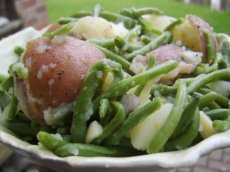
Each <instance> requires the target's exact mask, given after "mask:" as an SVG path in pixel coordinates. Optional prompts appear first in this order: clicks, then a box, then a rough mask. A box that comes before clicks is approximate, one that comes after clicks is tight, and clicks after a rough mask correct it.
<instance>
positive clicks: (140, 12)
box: [134, 7, 164, 16]
mask: <svg viewBox="0 0 230 172" xmlns="http://www.w3.org/2000/svg"><path fill="white" fill-rule="evenodd" d="M134 12H135V14H136V15H138V16H142V15H145V14H154V15H163V14H164V12H163V11H161V10H159V9H157V8H153V7H145V8H138V9H135V10H134Z"/></svg>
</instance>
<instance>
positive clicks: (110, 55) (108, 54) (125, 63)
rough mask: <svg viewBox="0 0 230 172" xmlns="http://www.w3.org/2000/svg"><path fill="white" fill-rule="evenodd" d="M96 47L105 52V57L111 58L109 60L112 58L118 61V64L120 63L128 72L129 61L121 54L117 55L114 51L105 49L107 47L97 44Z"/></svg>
mask: <svg viewBox="0 0 230 172" xmlns="http://www.w3.org/2000/svg"><path fill="white" fill-rule="evenodd" d="M97 47H98V48H99V49H100V50H101V51H102V52H103V53H105V55H106V57H107V58H108V59H111V60H114V61H116V62H118V63H120V64H121V65H122V67H123V68H124V69H125V70H126V71H127V72H129V66H130V63H129V62H128V61H127V60H125V59H124V58H123V57H121V56H119V55H117V54H115V53H113V52H111V51H109V50H107V49H105V48H103V47H101V46H98V45H97Z"/></svg>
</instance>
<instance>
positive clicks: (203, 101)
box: [0, 5, 230, 171]
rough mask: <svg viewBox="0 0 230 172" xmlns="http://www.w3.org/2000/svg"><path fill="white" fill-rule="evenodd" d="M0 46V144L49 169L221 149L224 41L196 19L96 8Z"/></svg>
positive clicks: (229, 58) (227, 90)
mask: <svg viewBox="0 0 230 172" xmlns="http://www.w3.org/2000/svg"><path fill="white" fill-rule="evenodd" d="M1 43H2V44H1ZM1 43H0V48H1V49H2V50H4V51H3V52H2V57H1V59H2V61H1V63H0V67H1V71H0V74H1V75H0V76H1V77H0V112H1V120H0V124H1V129H0V141H1V142H2V143H4V144H6V145H8V146H10V147H11V148H13V149H15V150H17V151H19V152H21V153H23V154H24V155H28V156H30V157H33V158H34V159H35V160H38V161H40V162H42V163H45V164H46V165H48V166H51V168H54V166H58V167H57V169H59V170H60V169H62V168H63V169H64V168H65V169H68V170H70V171H71V170H72V169H74V168H77V167H81V168H82V167H99V168H105V167H126V168H128V167H151V166H161V167H178V166H187V165H192V164H194V163H195V162H196V161H197V160H198V158H199V157H200V156H202V155H204V154H207V153H209V152H210V151H212V150H214V149H217V148H220V147H225V146H229V145H230V137H229V136H230V135H229V134H230V133H229V131H227V130H228V129H230V118H229V115H230V110H229V105H230V104H229V96H230V68H229V65H230V38H229V36H228V35H226V34H221V33H216V32H215V31H214V29H213V28H212V27H211V26H210V25H209V24H208V23H207V22H205V21H204V20H203V19H201V18H200V17H198V16H195V15H187V16H185V17H184V18H179V19H177V18H173V17H170V16H167V15H166V14H165V13H164V12H163V11H161V10H159V9H156V8H151V7H146V8H134V7H132V8H124V9H121V10H120V11H119V12H118V13H113V12H109V11H106V10H104V9H101V8H100V6H98V5H97V6H96V7H95V8H94V10H93V12H90V11H80V12H77V13H75V14H74V15H73V16H71V17H61V18H60V19H59V20H58V21H57V23H54V24H51V25H50V26H48V27H47V28H45V29H43V30H42V31H36V30H34V29H32V28H28V29H25V30H23V31H21V32H19V33H17V34H15V35H12V36H10V37H9V38H6V39H5V40H2V42H1ZM5 47H7V49H6V48H5ZM9 47H10V48H9ZM87 157H93V158H87ZM115 157H116V158H115ZM181 157H183V158H181ZM55 162H56V165H54V164H55ZM57 162H58V164H57ZM47 163H48V164H47ZM49 164H53V165H54V166H52V165H49Z"/></svg>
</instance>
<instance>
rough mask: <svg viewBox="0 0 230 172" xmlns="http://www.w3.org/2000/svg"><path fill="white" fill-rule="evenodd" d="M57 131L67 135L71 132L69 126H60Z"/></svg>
mask: <svg viewBox="0 0 230 172" xmlns="http://www.w3.org/2000/svg"><path fill="white" fill-rule="evenodd" d="M57 133H59V134H61V135H65V134H68V133H69V127H59V128H57Z"/></svg>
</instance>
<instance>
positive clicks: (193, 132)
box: [165, 109, 200, 151]
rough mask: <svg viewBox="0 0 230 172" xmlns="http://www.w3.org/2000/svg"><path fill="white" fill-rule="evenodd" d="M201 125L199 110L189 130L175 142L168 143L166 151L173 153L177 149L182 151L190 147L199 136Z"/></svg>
mask: <svg viewBox="0 0 230 172" xmlns="http://www.w3.org/2000/svg"><path fill="white" fill-rule="evenodd" d="M199 125H200V115H199V110H198V109H197V110H196V112H195V115H194V117H193V120H192V123H191V125H190V126H189V128H188V129H187V130H186V131H185V133H184V134H183V135H181V136H180V137H178V138H176V139H175V140H172V141H170V142H168V143H167V144H166V145H165V149H166V150H167V151H171V150H176V149H178V150H181V149H185V148H187V147H189V146H190V145H191V144H192V142H193V141H194V140H195V139H196V137H197V135H198V129H199Z"/></svg>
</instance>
